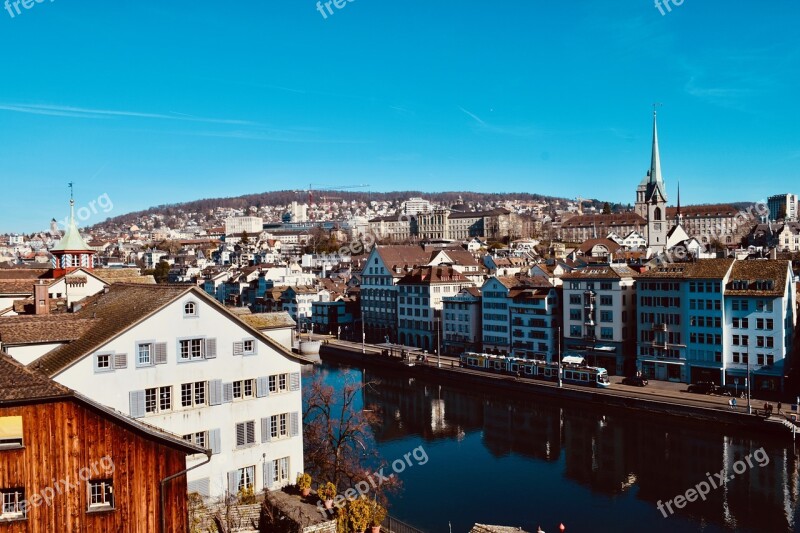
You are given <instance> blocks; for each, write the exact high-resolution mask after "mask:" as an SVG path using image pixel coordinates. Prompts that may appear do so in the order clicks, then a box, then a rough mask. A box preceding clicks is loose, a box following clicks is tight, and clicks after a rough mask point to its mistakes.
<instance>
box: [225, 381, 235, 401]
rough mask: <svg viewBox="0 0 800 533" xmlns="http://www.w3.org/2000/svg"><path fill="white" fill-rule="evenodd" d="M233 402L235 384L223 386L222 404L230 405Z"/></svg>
mask: <svg viewBox="0 0 800 533" xmlns="http://www.w3.org/2000/svg"><path fill="white" fill-rule="evenodd" d="M232 401H233V383H223V384H222V402H223V403H230V402H232Z"/></svg>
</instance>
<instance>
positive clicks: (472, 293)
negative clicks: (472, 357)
mask: <svg viewBox="0 0 800 533" xmlns="http://www.w3.org/2000/svg"><path fill="white" fill-rule="evenodd" d="M481 309H482V308H481V290H480V289H479V288H478V287H467V288H466V289H461V291H460V292H459V293H458V294H456V295H455V296H445V297H443V298H442V331H443V332H444V341H443V344H442V351H443V352H444V353H447V354H450V355H461V354H462V353H464V352H478V351H481V350H482V347H481V339H482V332H483V330H482V328H481V323H482V322H481V315H482V311H481Z"/></svg>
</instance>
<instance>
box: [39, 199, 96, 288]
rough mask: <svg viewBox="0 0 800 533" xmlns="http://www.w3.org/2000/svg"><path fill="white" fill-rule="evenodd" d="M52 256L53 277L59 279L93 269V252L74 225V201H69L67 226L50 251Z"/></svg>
mask: <svg viewBox="0 0 800 533" xmlns="http://www.w3.org/2000/svg"><path fill="white" fill-rule="evenodd" d="M50 253H51V254H52V255H53V277H54V278H60V277H62V276H64V275H66V274H67V273H69V272H72V271H73V270H76V269H78V268H84V269H87V270H92V269H93V268H94V254H95V253H96V252H95V250H93V249H92V248H90V247H89V245H88V244H86V241H84V240H83V237H81V234H80V232H79V231H78V225H77V224H76V223H75V200H74V199H73V198H71V197H70V199H69V224H68V225H67V227H66V229H65V230H64V236H63V237H61V240H60V241H59V242H58V244H56V245H55V246H54V247H53V248H52V249H51V250H50Z"/></svg>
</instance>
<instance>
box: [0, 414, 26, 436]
mask: <svg viewBox="0 0 800 533" xmlns="http://www.w3.org/2000/svg"><path fill="white" fill-rule="evenodd" d="M21 438H22V417H21V416H0V440H6V439H21Z"/></svg>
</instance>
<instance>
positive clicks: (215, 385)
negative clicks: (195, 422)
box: [208, 379, 222, 405]
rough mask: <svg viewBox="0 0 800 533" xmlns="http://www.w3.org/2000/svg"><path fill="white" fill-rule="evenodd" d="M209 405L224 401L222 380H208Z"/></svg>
mask: <svg viewBox="0 0 800 533" xmlns="http://www.w3.org/2000/svg"><path fill="white" fill-rule="evenodd" d="M208 389H209V390H208V405H219V404H221V403H222V380H221V379H214V380H211V381H209V382H208Z"/></svg>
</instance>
